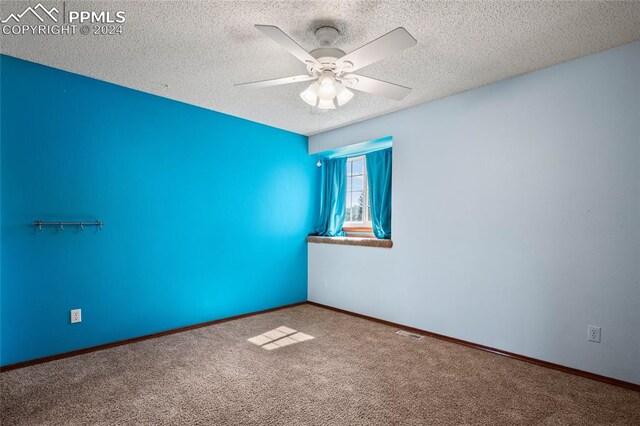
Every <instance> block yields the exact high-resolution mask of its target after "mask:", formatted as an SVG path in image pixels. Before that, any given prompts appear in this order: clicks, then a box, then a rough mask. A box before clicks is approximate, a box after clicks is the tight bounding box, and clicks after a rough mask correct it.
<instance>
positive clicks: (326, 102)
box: [318, 98, 336, 109]
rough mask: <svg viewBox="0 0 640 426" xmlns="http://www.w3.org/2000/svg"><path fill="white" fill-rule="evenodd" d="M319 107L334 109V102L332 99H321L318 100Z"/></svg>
mask: <svg viewBox="0 0 640 426" xmlns="http://www.w3.org/2000/svg"><path fill="white" fill-rule="evenodd" d="M318 108H319V109H336V104H334V103H333V99H322V98H320V102H318Z"/></svg>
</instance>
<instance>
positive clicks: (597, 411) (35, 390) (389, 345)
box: [0, 305, 640, 426]
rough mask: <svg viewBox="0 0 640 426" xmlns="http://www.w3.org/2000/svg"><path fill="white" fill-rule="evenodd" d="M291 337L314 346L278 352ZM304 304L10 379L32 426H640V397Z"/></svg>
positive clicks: (5, 419) (5, 394)
mask: <svg viewBox="0 0 640 426" xmlns="http://www.w3.org/2000/svg"><path fill="white" fill-rule="evenodd" d="M280 326H287V327H290V328H292V329H296V330H298V331H301V332H303V333H306V334H308V335H311V336H313V337H314V339H312V340H307V341H303V342H299V343H296V344H292V345H289V346H285V347H280V348H278V349H274V350H266V349H263V348H262V347H260V346H257V345H254V344H252V343H250V342H247V339H248V338H251V337H254V336H257V335H260V334H262V333H264V332H267V331H269V330H272V329H275V328H277V327H280ZM394 331H395V329H394V328H392V327H388V326H385V325H381V324H378V323H375V322H371V321H367V320H364V319H359V318H355V317H352V316H349V315H344V314H340V313H336V312H333V311H330V310H327V309H323V308H320V307H315V306H311V305H301V306H296V307H293V308H288V309H284V310H280V311H276V312H271V313H267V314H262V315H258V316H253V317H249V318H244V319H240V320H236V321H230V322H227V323H223V324H218V325H214V326H210V327H205V328H200V329H196V330H192V331H188V332H183V333H178V334H174V335H170V336H165V337H161V338H157V339H150V340H146V341H142V342H139V343H134V344H130V345H126V346H120V347H117V348H112V349H108V350H103V351H98V352H93V353H90V354H86V355H82V356H78V357H73V358H67V359H63V360H58V361H54V362H50V363H46V364H40V365H36V366H32V367H27V368H23V369H18V370H12V371H8V372H5V373H2V374H1V375H0V385H1V387H0V391H1V392H2V394H1V403H2V414H1V417H0V420H1V423H2V425H3V426H7V425H14V424H24V425H40V424H47V425H49V424H74V425H75V424H77V425H89V424H153V425H161V424H172V425H178V424H203V425H392V424H393V425H427V424H430V425H439V424H468V425H471V424H483V425H500V424H504V425H507V424H509V425H511V424H542V425H551V424H554V425H555V424H562V425H567V424H573V425H587V424H628V425H631V424H634V425H639V424H640V393H639V392H634V391H631V390H627V389H624V388H620V387H616V386H611V385H606V384H603V383H599V382H595V381H592V380H589V379H585V378H581V377H577V376H573V375H569V374H565V373H562V372H559V371H555V370H550V369H547V368H543V367H538V366H535V365H532V364H528V363H524V362H521V361H516V360H512V359H508V358H505V357H501V356H498V355H494V354H490V353H487V352H482V351H479V350H476V349H472V348H468V347H465V346H461V345H457V344H454V343H448V342H444V341H441V340H437V339H433V338H424V339H422V340H418V341H414V340H411V339H408V338H406V337H401V336H398V335H396V334H394Z"/></svg>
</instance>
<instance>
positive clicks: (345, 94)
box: [336, 83, 353, 106]
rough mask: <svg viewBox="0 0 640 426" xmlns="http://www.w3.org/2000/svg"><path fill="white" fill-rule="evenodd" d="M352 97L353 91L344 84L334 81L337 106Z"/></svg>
mask: <svg viewBox="0 0 640 426" xmlns="http://www.w3.org/2000/svg"><path fill="white" fill-rule="evenodd" d="M352 98H353V92H352V91H351V90H349V89H347V88H346V87H344V85H342V84H340V83H336V101H338V106H342V105H344V104H346V103H347V102H349V101H350V100H351V99H352Z"/></svg>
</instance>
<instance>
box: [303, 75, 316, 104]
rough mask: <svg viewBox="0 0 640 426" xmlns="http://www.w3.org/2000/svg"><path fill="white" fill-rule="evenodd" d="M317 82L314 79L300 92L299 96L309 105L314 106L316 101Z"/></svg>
mask: <svg viewBox="0 0 640 426" xmlns="http://www.w3.org/2000/svg"><path fill="white" fill-rule="evenodd" d="M317 86H318V83H316V82H315V81H314V82H313V83H311V84H310V85H309V87H307V89H306V90H305V91H304V92H302V93H300V97H301V98H302V100H303V101H305V102H306V103H308V104H309V105H311V106H316V104H317V103H318V87H317Z"/></svg>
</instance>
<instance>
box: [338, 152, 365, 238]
mask: <svg viewBox="0 0 640 426" xmlns="http://www.w3.org/2000/svg"><path fill="white" fill-rule="evenodd" d="M356 160H362V164H363V165H362V194H363V212H362V216H363V220H362V221H361V222H353V221H347V220H346V213H345V221H344V223H343V225H342V230H343V231H344V232H346V233H354V232H356V233H363V232H364V233H368V234H373V226H372V224H371V217H370V212H371V210H370V209H371V207H370V205H369V182H368V177H367V158H366V156H364V155H356V156H353V157H348V158H347V165H346V167H345V171H344V172H345V175H346V178H347V187H348V183H349V182H348V181H349V179H350V178H351V177H350V171H351V163H353V162H354V161H356ZM352 192H353V189H352V190H351V191H346V194H345V197H346V198H347V199H348V197H349V194H350V193H352ZM347 205H348V202H347V200H345V210H346V209H347Z"/></svg>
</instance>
